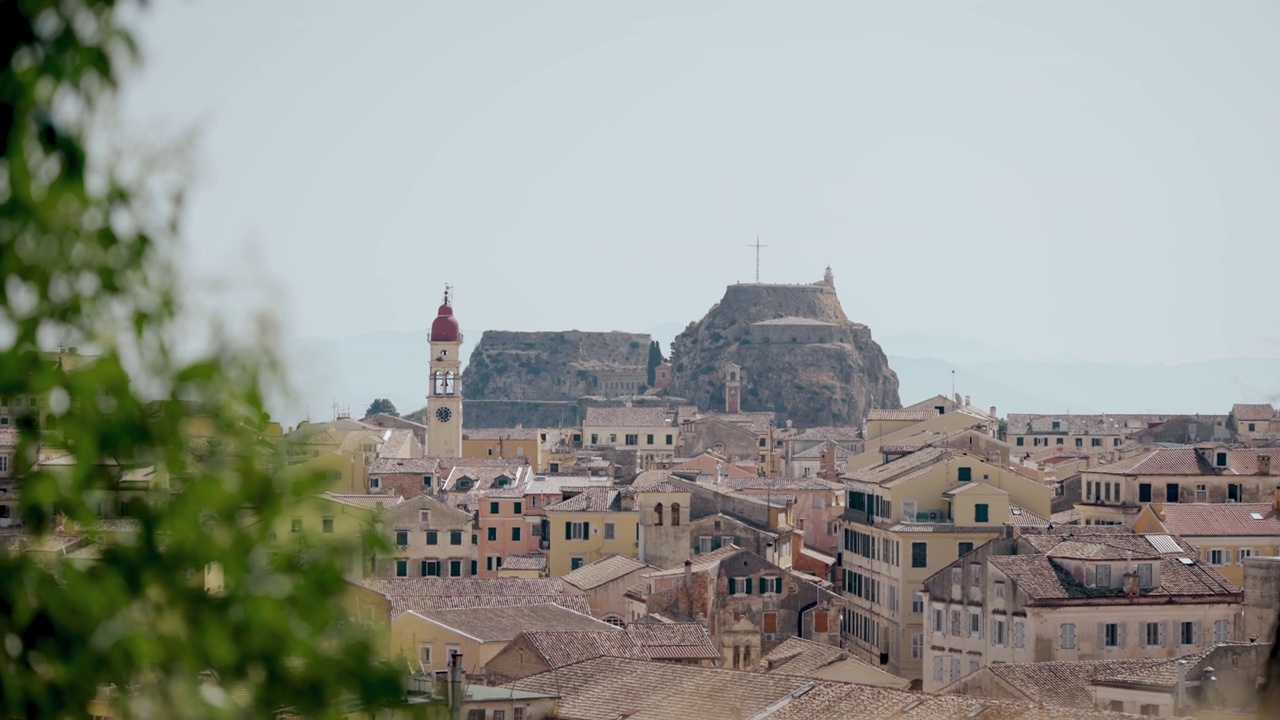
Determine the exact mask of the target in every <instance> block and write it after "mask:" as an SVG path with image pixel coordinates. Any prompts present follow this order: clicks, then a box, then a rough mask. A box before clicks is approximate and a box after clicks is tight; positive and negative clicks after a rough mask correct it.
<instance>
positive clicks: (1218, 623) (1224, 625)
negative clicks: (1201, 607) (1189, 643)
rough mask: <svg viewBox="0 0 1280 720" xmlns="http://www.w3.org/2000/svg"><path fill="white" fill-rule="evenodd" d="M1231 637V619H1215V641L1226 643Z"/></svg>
mask: <svg viewBox="0 0 1280 720" xmlns="http://www.w3.org/2000/svg"><path fill="white" fill-rule="evenodd" d="M1230 639H1231V621H1230V620H1214V621H1213V641H1214V642H1215V643H1219V644H1221V643H1224V642H1227V641H1228V640H1230Z"/></svg>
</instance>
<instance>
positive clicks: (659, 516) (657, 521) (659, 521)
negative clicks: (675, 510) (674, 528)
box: [653, 503, 662, 525]
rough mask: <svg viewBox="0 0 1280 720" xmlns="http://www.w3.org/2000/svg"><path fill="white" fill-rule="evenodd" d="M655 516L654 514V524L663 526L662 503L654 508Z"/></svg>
mask: <svg viewBox="0 0 1280 720" xmlns="http://www.w3.org/2000/svg"><path fill="white" fill-rule="evenodd" d="M653 514H654V520H653V524H654V525H661V524H662V503H658V504H657V505H654V506H653Z"/></svg>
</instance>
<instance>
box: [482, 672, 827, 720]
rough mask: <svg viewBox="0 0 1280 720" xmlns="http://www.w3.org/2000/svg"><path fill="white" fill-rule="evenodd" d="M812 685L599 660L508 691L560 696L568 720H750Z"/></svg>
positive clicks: (537, 677)
mask: <svg viewBox="0 0 1280 720" xmlns="http://www.w3.org/2000/svg"><path fill="white" fill-rule="evenodd" d="M806 684H808V681H806V680H805V679H804V678H797V677H791V676H787V675H777V676H774V675H760V674H750V673H744V672H737V671H733V670H718V669H711V668H703V667H696V666H690V665H680V664H674V663H664V662H652V661H644V660H626V659H621V658H607V657H606V658H597V659H595V660H588V661H586V662H582V663H578V664H576V665H569V666H567V667H562V668H558V669H556V670H554V671H551V672H545V673H540V674H538V675H532V676H530V677H527V678H524V679H522V680H517V681H516V682H514V683H511V684H509V685H507V686H505V687H512V688H515V689H517V690H528V691H533V692H548V693H552V694H558V695H559V696H560V702H559V704H558V705H557V707H556V714H557V717H560V718H565V719H566V720H613V719H615V718H621V717H627V718H631V719H632V720H689V719H690V718H699V719H701V718H708V719H711V720H715V719H718V718H726V719H727V718H729V717H731V716H734V717H739V718H750V717H752V716H754V715H756V714H757V713H759V712H761V711H762V710H764V709H765V708H768V707H769V706H770V705H772V704H773V703H775V702H777V701H778V700H780V699H782V698H784V697H786V696H787V695H788V694H790V693H792V692H794V691H796V690H799V689H800V688H801V687H804V686H805V685H806Z"/></svg>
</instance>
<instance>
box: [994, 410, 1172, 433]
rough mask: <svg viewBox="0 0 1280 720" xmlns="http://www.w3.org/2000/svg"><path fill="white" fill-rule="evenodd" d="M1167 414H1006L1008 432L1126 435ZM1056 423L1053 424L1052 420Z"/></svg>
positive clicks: (1143, 428)
mask: <svg viewBox="0 0 1280 720" xmlns="http://www.w3.org/2000/svg"><path fill="white" fill-rule="evenodd" d="M1169 417H1171V416H1169V415H1152V414H1104V415H1075V414H1071V415H1034V414H1024V413H1009V415H1008V416H1007V417H1006V418H1005V422H1006V425H1007V428H1008V429H1007V431H1006V432H1007V434H1009V435H1127V434H1131V433H1135V432H1138V431H1140V430H1146V429H1147V427H1148V426H1150V425H1152V424H1154V423H1160V422H1164V421H1165V420H1167V419H1169ZM1055 422H1056V423H1058V427H1057V428H1056V429H1055V428H1054V427H1053V424H1054V423H1055Z"/></svg>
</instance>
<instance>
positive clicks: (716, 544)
mask: <svg viewBox="0 0 1280 720" xmlns="http://www.w3.org/2000/svg"><path fill="white" fill-rule="evenodd" d="M711 549H712V550H719V549H720V536H719V535H716V536H715V537H713V538H711ZM731 579H732V578H731Z"/></svg>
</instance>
